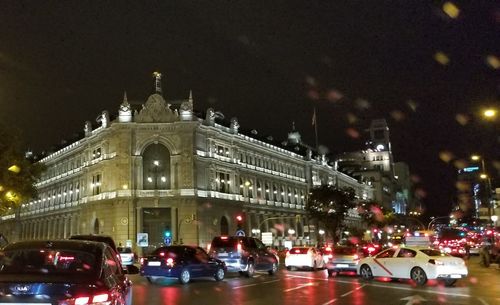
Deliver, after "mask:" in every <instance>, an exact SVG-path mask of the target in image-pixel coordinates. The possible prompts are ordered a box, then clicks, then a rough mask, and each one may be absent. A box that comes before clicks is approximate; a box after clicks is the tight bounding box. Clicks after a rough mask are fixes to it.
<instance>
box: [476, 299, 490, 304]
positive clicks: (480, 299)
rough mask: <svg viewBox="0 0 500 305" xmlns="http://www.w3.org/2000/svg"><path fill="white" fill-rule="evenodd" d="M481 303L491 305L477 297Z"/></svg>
mask: <svg viewBox="0 0 500 305" xmlns="http://www.w3.org/2000/svg"><path fill="white" fill-rule="evenodd" d="M477 299H478V300H479V302H481V303H483V305H489V304H488V302H486V301H485V300H484V299H483V298H480V297H477Z"/></svg>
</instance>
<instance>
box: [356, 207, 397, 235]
mask: <svg viewBox="0 0 500 305" xmlns="http://www.w3.org/2000/svg"><path fill="white" fill-rule="evenodd" d="M357 210H358V214H359V216H360V217H361V219H362V221H363V222H364V223H365V224H366V225H367V226H368V227H369V228H383V227H384V226H386V225H387V224H389V223H390V222H391V221H392V220H393V218H394V214H393V213H392V211H388V210H385V209H384V207H381V206H380V204H378V203H376V202H374V201H368V202H363V203H360V204H359V205H358V207H357Z"/></svg>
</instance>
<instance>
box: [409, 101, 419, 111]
mask: <svg viewBox="0 0 500 305" xmlns="http://www.w3.org/2000/svg"><path fill="white" fill-rule="evenodd" d="M406 104H407V105H408V107H410V109H411V110H412V111H413V112H416V111H417V106H418V104H417V102H415V101H414V100H408V101H407V102H406Z"/></svg>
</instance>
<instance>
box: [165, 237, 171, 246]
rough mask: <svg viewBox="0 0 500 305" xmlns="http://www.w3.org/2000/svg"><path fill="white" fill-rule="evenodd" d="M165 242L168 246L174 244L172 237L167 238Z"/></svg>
mask: <svg viewBox="0 0 500 305" xmlns="http://www.w3.org/2000/svg"><path fill="white" fill-rule="evenodd" d="M164 241H165V245H166V246H170V245H171V244H172V237H170V236H168V237H165V239H164Z"/></svg>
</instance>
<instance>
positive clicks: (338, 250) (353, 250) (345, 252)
mask: <svg viewBox="0 0 500 305" xmlns="http://www.w3.org/2000/svg"><path fill="white" fill-rule="evenodd" d="M357 251H358V250H357V249H356V248H352V247H337V248H334V249H333V254H341V255H352V254H356V252H357Z"/></svg>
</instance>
